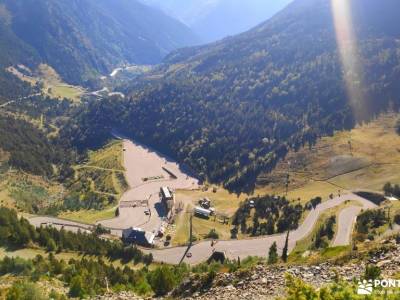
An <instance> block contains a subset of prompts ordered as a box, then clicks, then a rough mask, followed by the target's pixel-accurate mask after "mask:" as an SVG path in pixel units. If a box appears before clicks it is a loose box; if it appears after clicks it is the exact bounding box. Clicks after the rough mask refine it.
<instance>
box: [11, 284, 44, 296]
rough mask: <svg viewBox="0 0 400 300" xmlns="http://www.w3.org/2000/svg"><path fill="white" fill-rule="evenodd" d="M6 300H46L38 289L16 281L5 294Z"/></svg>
mask: <svg viewBox="0 0 400 300" xmlns="http://www.w3.org/2000/svg"><path fill="white" fill-rule="evenodd" d="M6 299H7V300H46V297H45V296H44V295H43V294H42V292H41V290H40V288H39V287H38V286H37V285H36V284H34V283H31V282H26V281H18V282H16V283H14V284H13V285H12V286H11V288H10V290H9V291H8V293H7V298H6Z"/></svg>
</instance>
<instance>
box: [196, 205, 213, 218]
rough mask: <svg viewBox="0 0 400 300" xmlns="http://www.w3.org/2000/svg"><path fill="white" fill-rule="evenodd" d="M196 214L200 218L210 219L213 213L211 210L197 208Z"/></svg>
mask: <svg viewBox="0 0 400 300" xmlns="http://www.w3.org/2000/svg"><path fill="white" fill-rule="evenodd" d="M194 214H195V215H196V216H198V217H203V218H209V217H210V215H211V214H212V213H211V210H209V209H205V208H202V207H200V206H196V207H195V209H194Z"/></svg>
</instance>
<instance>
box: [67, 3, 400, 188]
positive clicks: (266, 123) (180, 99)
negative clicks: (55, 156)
mask: <svg viewBox="0 0 400 300" xmlns="http://www.w3.org/2000/svg"><path fill="white" fill-rule="evenodd" d="M351 12H353V23H354V28H352V29H353V31H354V32H356V33H357V34H356V37H357V40H356V41H357V49H358V50H357V51H354V57H353V59H354V60H356V61H359V64H360V65H361V66H362V67H363V77H364V78H356V76H354V78H353V81H352V82H350V83H348V82H347V83H348V85H351V86H352V87H353V88H357V90H358V91H359V92H360V94H363V95H366V97H364V98H362V99H359V100H362V101H359V102H357V103H353V105H350V103H351V102H350V100H353V99H350V98H349V97H348V94H347V93H346V91H347V90H346V82H345V76H344V72H343V68H342V65H341V59H340V57H339V53H340V51H339V49H338V44H337V42H336V34H335V27H334V18H333V12H332V7H331V1H328V0H297V1H294V3H292V4H291V5H289V7H287V8H286V9H285V10H284V11H283V12H281V13H279V14H278V15H277V16H276V17H274V18H273V19H271V20H270V21H267V22H266V23H264V24H261V25H260V26H258V27H257V28H254V29H253V30H251V31H249V32H247V33H244V34H242V35H239V36H236V37H233V38H230V39H226V40H223V41H221V42H217V43H215V44H212V45H206V46H201V47H195V48H188V49H183V50H179V51H177V52H175V53H172V54H171V55H169V56H168V58H167V59H166V64H165V65H162V66H161V67H159V68H158V69H157V70H156V71H153V73H152V74H150V75H148V76H147V77H146V78H143V80H141V81H139V82H138V81H136V82H134V83H132V84H130V85H129V86H127V87H126V89H125V91H124V92H126V93H130V95H131V97H130V99H129V100H125V101H124V100H120V101H112V100H106V101H104V102H102V103H94V104H92V105H91V106H90V107H86V108H84V110H83V111H82V113H81V114H80V117H79V118H78V119H79V121H78V122H79V123H78V124H79V125H80V127H78V126H77V125H76V126H75V127H70V128H69V130H68V131H67V132H68V134H70V135H72V136H73V138H74V139H75V141H76V142H79V143H77V144H79V145H82V144H85V143H86V145H90V144H96V143H98V142H100V141H101V139H102V138H104V135H103V134H102V133H106V132H107V131H108V129H109V128H112V127H116V128H119V129H120V130H122V131H124V132H125V133H127V134H129V135H131V136H133V137H134V138H136V139H139V140H141V141H143V142H145V143H148V144H150V145H152V146H154V147H156V148H158V149H159V150H161V151H163V152H166V153H167V154H170V155H173V156H174V157H176V158H178V159H179V160H181V161H184V162H186V163H187V164H188V165H190V166H191V167H192V168H193V169H195V170H196V171H197V172H198V173H199V174H200V176H202V177H203V178H205V179H208V180H210V181H212V182H216V183H223V184H224V185H225V187H227V188H228V189H230V190H233V191H243V190H247V191H251V190H252V189H253V188H254V183H255V181H256V177H257V176H258V175H259V174H260V172H264V171H268V170H271V169H272V168H273V167H274V165H275V164H276V162H277V161H278V160H279V159H280V158H282V157H284V156H285V154H286V153H287V151H288V150H289V149H290V148H298V147H300V146H301V145H304V144H313V143H314V142H315V140H316V139H317V138H318V137H319V136H322V135H330V134H332V133H333V131H334V130H340V129H345V128H351V127H353V126H354V125H355V124H356V122H361V121H363V120H368V119H369V118H371V117H373V116H375V115H376V114H377V113H379V112H380V111H384V110H386V109H388V108H389V107H390V108H391V109H398V108H399V104H400V99H399V95H400V86H399V85H398V78H399V76H400V67H399V66H400V52H399V50H398V49H399V48H400V44H399V41H398V37H399V36H400V27H399V26H397V25H396V24H397V20H398V19H399V17H400V3H399V2H398V1H396V0H384V1H379V2H377V1H374V0H354V1H352V2H351ZM350 24H351V23H350ZM345 51H346V50H345ZM350 53H351V51H350ZM346 75H347V74H346ZM361 79H362V80H361ZM361 82H362V83H363V84H361ZM360 111H362V112H363V114H360V113H359V112H360ZM356 118H358V119H356ZM98 120H102V121H104V122H98ZM94 121H96V122H94ZM90 133H95V135H94V136H96V137H98V138H96V139H93V136H91V134H90Z"/></svg>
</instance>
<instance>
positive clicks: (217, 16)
mask: <svg viewBox="0 0 400 300" xmlns="http://www.w3.org/2000/svg"><path fill="white" fill-rule="evenodd" d="M143 1H144V2H145V3H147V4H150V5H153V6H156V7H159V8H161V9H163V10H164V11H165V12H166V13H168V14H170V15H172V16H174V17H176V18H178V19H180V20H182V22H184V23H185V24H187V25H188V26H189V27H190V28H192V29H193V30H194V31H195V32H196V33H197V34H198V35H199V36H200V37H201V38H202V40H203V41H206V42H211V41H216V40H218V39H222V38H224V37H227V36H229V35H234V34H238V33H241V32H244V31H247V30H249V29H250V28H252V27H254V26H256V25H258V24H259V23H261V22H263V21H265V20H267V19H269V18H270V17H272V16H273V15H274V14H275V13H277V12H278V11H279V10H281V9H282V8H284V7H285V6H286V5H287V4H289V3H290V2H291V1H292V0H247V1H241V0H192V1H182V0H164V1H160V0H143Z"/></svg>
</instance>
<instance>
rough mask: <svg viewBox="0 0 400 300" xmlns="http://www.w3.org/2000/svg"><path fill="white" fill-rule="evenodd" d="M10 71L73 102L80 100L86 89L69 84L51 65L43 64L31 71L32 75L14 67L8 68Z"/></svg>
mask: <svg viewBox="0 0 400 300" xmlns="http://www.w3.org/2000/svg"><path fill="white" fill-rule="evenodd" d="M7 70H8V71H9V72H11V73H12V74H14V75H15V76H17V77H18V78H19V79H20V80H22V81H25V82H28V83H30V84H31V85H36V84H37V83H39V82H40V83H42V84H43V89H42V91H43V93H44V94H46V95H48V96H50V97H53V98H58V99H64V98H66V99H69V100H71V101H73V102H79V101H80V98H81V96H82V94H83V93H84V89H83V88H82V87H79V86H73V85H68V84H66V83H64V82H63V81H62V79H61V77H60V76H59V75H58V74H57V72H56V71H55V70H54V69H53V68H52V67H50V66H48V65H45V64H41V65H39V67H38V68H37V70H35V71H34V72H32V71H30V70H29V69H26V70H25V71H30V73H31V74H30V75H24V74H23V73H21V72H20V71H19V70H17V69H16V68H14V67H9V68H7Z"/></svg>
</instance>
